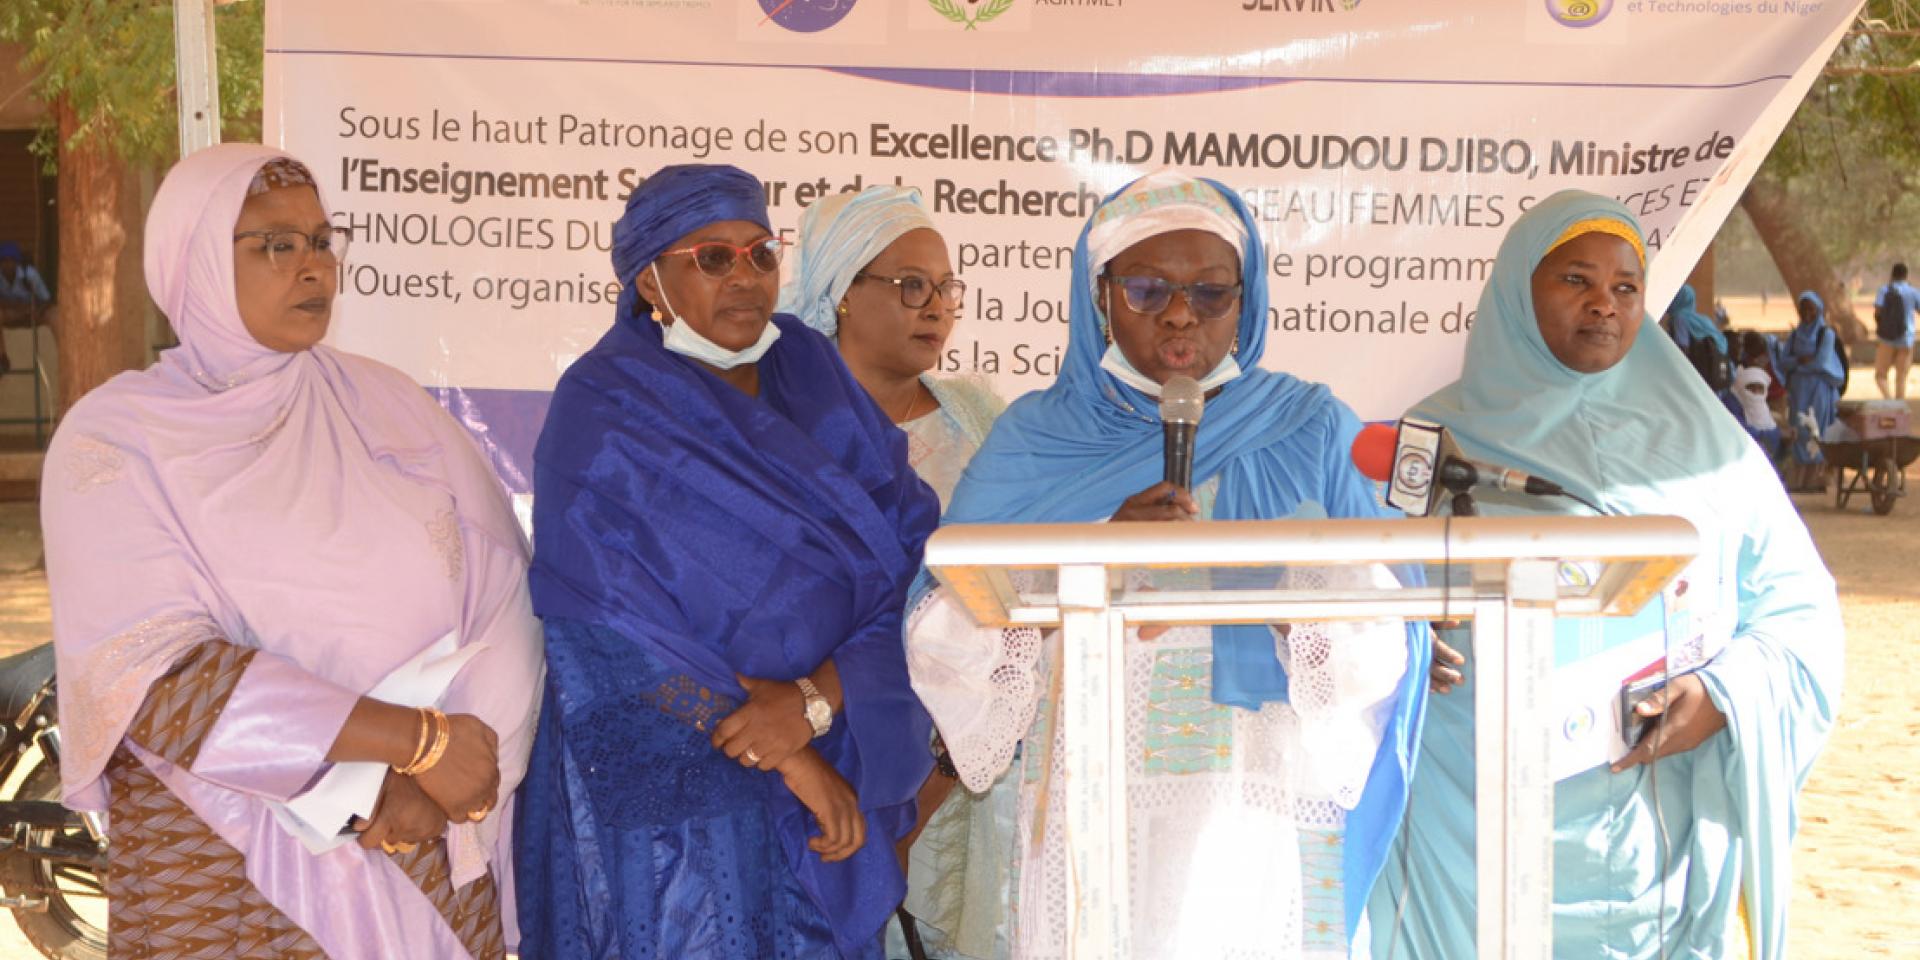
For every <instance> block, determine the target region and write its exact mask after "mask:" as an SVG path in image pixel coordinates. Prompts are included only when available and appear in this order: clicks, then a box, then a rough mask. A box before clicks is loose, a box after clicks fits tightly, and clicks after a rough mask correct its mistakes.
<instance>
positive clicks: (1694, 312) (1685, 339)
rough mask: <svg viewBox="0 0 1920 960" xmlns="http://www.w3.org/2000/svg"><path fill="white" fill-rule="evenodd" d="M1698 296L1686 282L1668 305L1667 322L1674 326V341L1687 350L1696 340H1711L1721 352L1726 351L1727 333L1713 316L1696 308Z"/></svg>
mask: <svg viewBox="0 0 1920 960" xmlns="http://www.w3.org/2000/svg"><path fill="white" fill-rule="evenodd" d="M1697 296H1698V295H1697V294H1695V293H1694V292H1693V287H1691V286H1689V285H1687V284H1684V283H1683V284H1681V285H1680V292H1678V293H1676V294H1674V295H1673V303H1672V304H1671V305H1669V306H1668V307H1667V322H1668V323H1669V324H1671V325H1672V326H1673V342H1675V343H1677V344H1679V345H1680V349H1682V350H1685V349H1687V346H1688V345H1689V344H1691V343H1693V341H1695V340H1711V341H1713V345H1714V346H1716V347H1719V348H1720V352H1721V353H1726V352H1727V335H1726V334H1725V333H1722V332H1721V330H1720V325H1719V324H1718V323H1715V322H1714V320H1713V318H1712V317H1709V316H1707V315H1706V314H1704V313H1701V312H1700V311H1699V310H1698V309H1695V303H1696V302H1697V299H1696V298H1697Z"/></svg>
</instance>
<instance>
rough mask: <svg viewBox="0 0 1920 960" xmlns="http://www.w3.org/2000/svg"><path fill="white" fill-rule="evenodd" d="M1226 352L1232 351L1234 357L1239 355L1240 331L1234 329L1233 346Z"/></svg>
mask: <svg viewBox="0 0 1920 960" xmlns="http://www.w3.org/2000/svg"><path fill="white" fill-rule="evenodd" d="M1228 352H1230V353H1232V354H1233V355H1234V356H1236V357H1237V356H1239V355H1240V333H1239V331H1237V330H1236V331H1234V334H1233V346H1232V347H1231V348H1229V350H1228Z"/></svg>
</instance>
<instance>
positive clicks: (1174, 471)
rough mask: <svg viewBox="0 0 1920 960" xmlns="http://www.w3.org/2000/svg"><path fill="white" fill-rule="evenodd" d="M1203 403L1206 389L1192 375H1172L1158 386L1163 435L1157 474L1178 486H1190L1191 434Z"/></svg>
mask: <svg viewBox="0 0 1920 960" xmlns="http://www.w3.org/2000/svg"><path fill="white" fill-rule="evenodd" d="M1206 403H1207V400H1206V392H1205V391H1203V390H1201V389H1200V382H1199V381H1197V380H1195V379H1193V378H1192V377H1174V378H1172V379H1170V380H1168V381H1167V382H1166V384H1165V385H1163V386H1162V387H1161V388H1160V428H1161V430H1163V431H1164V432H1165V437H1166V459H1165V461H1164V462H1165V470H1164V471H1163V472H1162V474H1161V476H1162V478H1163V479H1165V480H1166V481H1167V482H1168V483H1171V484H1173V485H1174V486H1176V487H1179V488H1180V489H1182V490H1191V489H1193V435H1194V434H1195V433H1198V432H1199V430H1200V414H1201V412H1202V411H1203V410H1204V409H1205V408H1206Z"/></svg>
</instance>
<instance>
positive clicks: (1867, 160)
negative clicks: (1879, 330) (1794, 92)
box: [1717, 0, 1920, 291]
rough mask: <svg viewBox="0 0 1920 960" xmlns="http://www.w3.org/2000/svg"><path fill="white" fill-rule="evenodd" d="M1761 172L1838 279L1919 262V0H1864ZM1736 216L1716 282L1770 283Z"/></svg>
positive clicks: (1761, 255) (1764, 261)
mask: <svg viewBox="0 0 1920 960" xmlns="http://www.w3.org/2000/svg"><path fill="white" fill-rule="evenodd" d="M1760 177H1761V178H1763V179H1765V180H1768V181H1770V182H1772V183H1773V184H1776V185H1778V186H1779V187H1780V188H1781V189H1782V190H1783V191H1784V192H1785V194H1786V195H1787V197H1788V198H1789V199H1790V201H1791V202H1792V204H1793V207H1794V209H1795V210H1796V212H1797V215H1796V219H1797V220H1798V222H1799V223H1800V225H1801V226H1802V227H1803V228H1805V229H1806V231H1807V232H1808V233H1809V234H1810V235H1811V236H1812V238H1813V239H1814V240H1815V241H1816V242H1818V244H1819V246H1820V248H1821V249H1822V250H1823V251H1824V252H1825V253H1826V255H1827V257H1828V259H1829V260H1830V261H1831V262H1832V263H1833V266H1834V268H1835V270H1836V272H1837V273H1838V274H1839V275H1840V277H1841V279H1842V280H1845V281H1852V282H1853V283H1857V284H1869V285H1873V284H1878V283H1880V282H1882V281H1883V280H1884V279H1885V277H1884V275H1885V273H1886V268H1887V264H1888V263H1890V262H1891V261H1893V260H1896V259H1901V258H1906V259H1909V260H1920V0H1869V2H1868V3H1867V6H1866V8H1865V9H1864V10H1863V11H1861V16H1860V19H1859V20H1858V21H1857V22H1856V23H1855V24H1854V28H1853V30H1852V31H1850V32H1849V33H1848V34H1847V36H1846V38H1845V39H1843V40H1842V41H1841V42H1840V46H1839V47H1838V48H1836V49H1835V51H1834V54H1833V57H1832V59H1831V60H1829V61H1828V64H1827V68H1826V70H1825V72H1824V73H1823V74H1822V75H1821V77H1820V78H1819V79H1817V80H1815V81H1814V84H1813V87H1812V89H1810V90H1809V91H1808V93H1807V99H1806V100H1804V101H1802V102H1801V104H1800V108H1799V110H1798V111H1797V112H1796V113H1795V114H1794V117H1793V120H1792V121H1791V122H1790V123H1789V124H1788V125H1787V128H1786V130H1785V132H1784V133H1782V135H1781V137H1780V142H1779V143H1778V144H1777V145H1775V147H1774V149H1773V152H1772V154H1770V155H1769V156H1768V157H1767V162H1766V164H1765V165H1764V166H1763V167H1762V168H1761V171H1760ZM1740 219H1742V218H1736V221H1738V220H1740ZM1736 221H1730V222H1729V224H1728V229H1726V230H1725V231H1723V232H1722V235H1721V238H1720V243H1719V245H1718V247H1717V253H1718V255H1719V256H1720V258H1721V259H1720V275H1721V279H1722V283H1723V285H1724V286H1727V287H1731V288H1733V289H1736V290H1747V291H1752V290H1756V289H1760V288H1766V287H1777V286H1778V284H1779V275H1778V274H1777V273H1776V272H1775V271H1774V269H1773V265H1772V263H1771V262H1770V260H1769V259H1768V255H1767V252H1766V250H1765V249H1764V248H1762V246H1761V244H1760V240H1759V238H1758V237H1757V236H1755V235H1754V233H1753V231H1752V230H1751V229H1750V228H1749V227H1748V225H1747V224H1746V223H1744V222H1736Z"/></svg>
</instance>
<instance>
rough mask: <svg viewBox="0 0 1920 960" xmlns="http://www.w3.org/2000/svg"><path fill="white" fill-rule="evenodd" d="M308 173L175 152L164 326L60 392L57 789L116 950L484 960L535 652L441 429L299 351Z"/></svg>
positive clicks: (327, 272)
mask: <svg viewBox="0 0 1920 960" xmlns="http://www.w3.org/2000/svg"><path fill="white" fill-rule="evenodd" d="M346 241H347V234H346V232H345V231H343V230H340V229H337V228H335V227H333V226H331V224H330V223H329V221H328V219H327V214H326V210H325V208H324V207H322V206H321V202H320V196H319V191H318V187H317V185H316V184H315V182H314V178H313V176H312V175H311V174H310V173H309V172H308V171H307V169H306V167H304V166H302V165H301V164H300V163H299V162H298V161H295V160H293V159H292V158H290V157H287V156H285V155H284V154H281V153H279V152H278V151H274V150H270V149H267V148H264V147H259V146H254V145H240V144H235V145H227V146H220V147H214V148H211V149H208V150H204V151H201V152H199V153H196V154H194V155H193V156H191V157H188V158H187V159H186V160H184V161H182V162H181V163H180V164H179V165H178V166H177V167H175V168H174V169H173V171H172V172H171V173H170V174H168V176H167V179H166V182H165V183H163V184H162V185H161V187H160V191H159V193H158V194H157V195H156V196H155V197H154V202H153V208H152V210H151V211H150V212H149V214H148V222H147V237H146V273H147V285H148V287H149V288H150V289H151V291H152V293H153V297H154V300H155V301H156V302H157V303H158V304H159V305H160V307H161V309H162V310H163V311H164V312H165V313H166V315H167V318H168V319H169V320H170V321H172V323H173V328H174V330H175V331H176V332H177V333H178V335H179V337H180V346H179V347H177V348H175V349H173V350H169V351H167V352H166V353H164V354H162V355H161V357H160V360H159V362H157V363H155V364H154V365H153V366H152V367H149V368H148V369H146V370H144V371H140V372H137V373H125V374H121V375H120V376H118V377H115V378H114V379H113V380H111V381H109V382H108V383H107V384H106V385H104V386H102V387H101V388H99V389H98V390H95V391H94V392H93V393H91V394H88V395H87V396H86V397H85V398H83V399H82V400H81V401H80V402H79V403H78V404H76V405H75V406H74V408H73V411H72V412H71V413H70V414H68V415H67V418H66V420H65V421H64V422H63V423H62V425H61V427H60V432H59V434H58V435H57V436H56V437H55V438H54V442H53V448H52V449H51V450H50V451H49V452H48V455H47V465H46V473H45V476H44V478H43V483H42V489H43V493H42V497H43V500H42V504H43V505H42V510H43V519H44V525H45V529H46V537H47V569H48V579H49V581H50V583H51V586H52V592H53V627H54V645H55V649H56V651H57V654H58V658H59V676H60V708H61V709H60V722H61V728H62V730H63V732H64V734H65V737H64V742H63V744H62V746H63V748H64V754H63V756H62V758H61V774H62V778H63V781H64V794H65V800H66V802H67V803H68V804H69V805H70V806H72V807H75V808H77V809H80V810H89V811H105V812H107V814H108V817H107V823H108V828H107V830H108V838H109V840H110V848H111V853H112V866H111V869H110V871H109V874H108V880H107V896H108V901H109V906H110V908H111V917H110V929H109V937H110V940H111V952H112V954H113V955H114V956H115V957H137V958H141V960H173V958H199V957H221V958H233V957H240V958H255V957H259V958H265V957H274V958H280V957H298V958H308V957H328V958H333V960H360V958H365V960H375V958H391V957H408V958H449V960H466V958H475V960H487V958H498V957H503V956H504V955H505V953H506V949H507V941H508V938H509V937H510V935H511V933H512V930H511V926H512V923H511V921H512V918H511V917H510V916H503V913H502V911H503V905H504V904H511V903H512V902H513V898H512V896H511V895H510V892H509V895H507V896H505V897H503V896H502V889H501V888H502V885H504V884H506V883H508V880H509V878H510V877H511V875H512V874H511V870H510V865H509V863H508V862H507V861H506V858H505V854H506V851H508V850H510V849H511V845H510V843H509V842H508V839H507V838H506V837H504V836H503V835H502V834H503V833H504V827H503V824H506V823H508V822H510V816H511V814H510V812H509V811H507V810H505V809H502V808H503V807H505V806H507V805H508V798H509V796H510V794H511V793H512V791H513V788H514V787H515V786H516V785H517V783H518V782H519V779H520V776H521V774H522V772H523V771H524V769H525V766H526V757H527V750H528V747H529V744H530V737H531V733H532V729H533V721H534V716H533V714H534V710H535V707H536V698H535V696H534V693H535V691H537V690H538V689H539V684H540V676H541V669H542V668H541V647H540V631H539V627H538V624H537V622H536V621H535V620H534V618H533V615H532V612H531V608H530V606H529V603H528V600H527V592H526V582H525V581H526V566H527V548H526V544H525V541H524V539H523V538H522V536H521V533H520V530H519V527H518V526H517V525H516V524H515V522H514V519H513V515H512V512H511V510H510V509H509V507H508V504H507V501H506V498H505V496H504V494H503V493H502V491H501V489H500V486H499V484H498V483H497V481H495V479H494V478H493V476H492V475H491V473H490V472H489V470H488V468H487V465H486V463H485V462H484V461H483V460H482V458H481V457H480V455H479V452H478V451H477V450H476V449H474V447H473V445H472V443H471V441H470V440H469V438H468V437H467V436H466V435H465V434H464V432H463V431H462V430H461V428H460V427H459V426H458V425H457V424H456V423H454V422H453V420H452V419H451V418H449V417H448V416H447V415H446V414H445V412H444V411H442V410H441V409H440V408H439V407H438V406H436V405H435V404H434V403H433V402H432V400H431V399H430V398H429V397H428V396H427V394H426V393H425V392H424V391H422V390H421V389H420V387H419V386H418V385H416V384H414V383H413V382H412V381H410V380H409V379H407V377H406V376H404V375H403V374H401V373H399V372H398V371H395V370H393V369H391V368H388V367H386V366H383V365H381V364H378V363H375V362H373V361H371V360H368V359H366V358H364V357H358V356H354V355H351V354H346V353H340V352H338V351H335V350H332V349H329V348H327V347H325V346H322V345H320V343H319V341H320V339H321V338H322V337H323V336H324V335H325V334H326V331H327V324H328V321H329V320H330V319H331V316H332V309H333V298H334V289H335V276H336V273H337V271H336V269H335V268H336V266H337V264H338V262H339V257H340V255H341V254H342V253H343V252H344V249H345V245H346Z"/></svg>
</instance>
